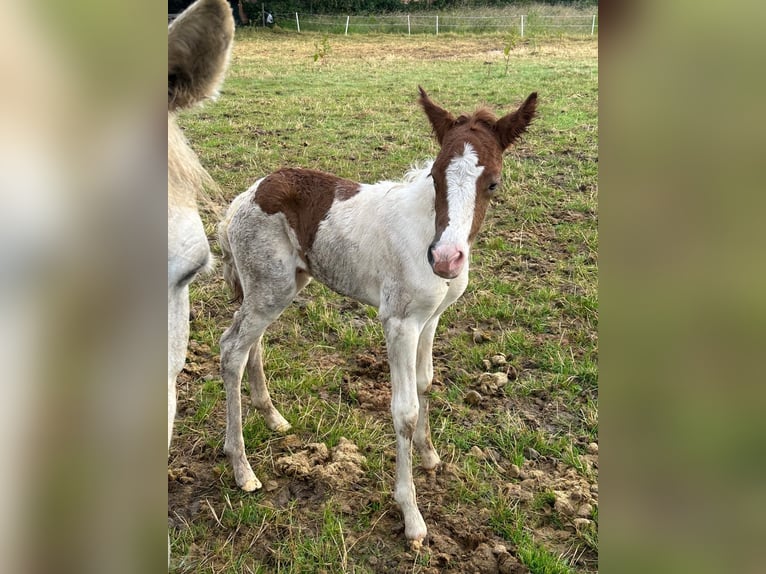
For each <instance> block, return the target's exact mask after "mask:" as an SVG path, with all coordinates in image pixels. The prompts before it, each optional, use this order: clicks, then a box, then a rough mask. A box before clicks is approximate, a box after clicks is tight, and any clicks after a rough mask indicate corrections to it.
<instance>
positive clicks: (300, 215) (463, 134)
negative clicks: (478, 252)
mask: <svg viewBox="0 0 766 574" xmlns="http://www.w3.org/2000/svg"><path fill="white" fill-rule="evenodd" d="M419 101H420V104H421V105H422V107H423V109H424V111H425V113H426V115H427V116H428V119H429V121H430V123H431V126H432V127H433V130H434V132H435V134H436V138H437V140H438V141H439V144H440V145H441V151H440V152H439V154H438V155H437V157H436V159H435V160H433V162H431V163H429V164H428V166H427V167H426V168H424V169H420V170H413V171H412V172H410V174H408V176H407V177H406V178H405V180H404V181H402V182H400V183H394V182H388V181H385V182H380V183H377V184H374V185H365V184H359V183H355V182H353V181H349V180H346V179H341V178H339V177H336V176H334V175H330V174H326V173H322V172H319V171H314V170H307V169H282V170H279V171H277V172H274V173H272V174H271V175H269V176H267V177H265V178H263V179H261V180H259V181H257V182H256V183H255V185H253V186H252V187H251V188H250V189H249V190H247V191H246V192H244V193H243V194H241V195H239V196H238V197H237V198H236V199H235V200H234V202H233V203H232V205H231V206H230V207H229V210H228V212H227V214H226V217H225V218H224V220H223V221H222V222H221V224H220V226H219V242H220V244H221V248H222V250H223V262H224V277H225V278H226V280H227V282H228V283H229V285H230V286H231V288H232V290H233V292H234V294H235V297H237V298H239V299H241V300H242V305H241V307H240V308H239V310H238V311H237V312H236V313H235V315H234V320H233V323H232V325H231V326H230V327H229V329H227V330H226V332H225V333H224V334H223V336H222V337H221V372H222V376H223V380H224V384H225V386H226V406H227V424H226V440H225V443H224V451H225V452H226V454H227V455H228V457H229V459H230V461H231V464H232V466H233V469H234V476H235V480H236V482H237V485H238V486H239V487H240V488H242V489H243V490H246V491H250V490H255V489H257V488H260V486H261V483H260V481H259V480H258V479H257V478H256V476H255V474H254V473H253V470H252V468H251V467H250V464H249V463H248V461H247V456H246V454H245V445H244V439H243V437H242V412H241V402H240V401H241V399H240V385H241V380H242V375H243V372H244V370H245V367H247V371H248V377H249V381H250V385H251V397H252V401H253V404H254V405H255V407H256V408H257V409H258V410H259V411H260V412H261V414H262V415H263V416H264V417H265V420H266V423H267V425H268V426H269V428H271V429H273V430H279V431H283V430H286V429H288V428H289V427H290V425H289V423H288V422H287V421H286V420H285V419H284V417H282V415H281V414H280V413H279V411H277V409H276V408H274V405H273V404H272V402H271V398H270V397H269V392H268V390H267V388H266V381H265V376H264V372H263V362H262V349H261V339H262V335H263V332H264V330H265V329H266V328H267V327H268V326H269V324H271V323H272V322H273V321H274V320H275V319H276V318H277V317H278V316H279V315H280V314H281V313H282V311H283V310H284V309H285V307H287V306H288V305H289V304H290V302H291V301H292V300H293V299H294V298H295V296H296V295H297V294H298V292H299V291H300V290H301V289H303V287H305V286H306V284H307V283H308V282H309V281H310V280H311V278H312V277H315V278H316V279H318V280H319V281H321V282H322V283H324V284H325V285H327V286H328V287H330V288H331V289H333V290H334V291H336V292H338V293H341V294H343V295H347V296H350V297H353V298H354V299H357V300H359V301H361V302H363V303H366V304H368V305H373V306H375V307H377V308H378V309H379V316H380V319H381V321H382V323H383V329H384V331H385V336H386V346H387V349H388V360H389V364H390V368H391V384H392V395H391V413H392V415H393V419H394V429H395V430H396V442H397V447H396V451H397V456H396V487H395V490H394V498H395V500H396V502H397V503H398V504H399V507H400V508H401V511H402V514H403V515H404V524H405V530H404V531H405V536H406V537H407V538H408V539H409V540H410V541H411V543H412V545H413V547H416V548H417V547H420V545H421V544H422V541H423V539H424V538H425V536H426V533H427V531H426V525H425V522H424V521H423V517H422V515H421V514H420V511H419V510H418V505H417V501H416V498H415V485H414V484H413V481H412V443H413V442H414V444H415V447H416V448H417V450H418V452H419V454H420V458H421V463H422V466H423V467H424V468H426V469H432V468H434V467H436V466H437V465H438V464H439V462H440V459H439V455H438V454H437V453H436V451H435V450H434V447H433V444H432V442H431V436H430V434H431V433H430V428H429V422H428V398H427V392H428V391H429V389H430V386H431V380H432V378H433V363H432V345H433V338H434V333H435V331H436V326H437V323H438V321H439V316H440V315H441V314H442V313H443V312H444V310H445V309H446V308H447V307H448V306H449V305H451V304H452V303H453V302H454V301H455V300H457V299H458V297H460V295H462V293H463V291H464V290H465V288H466V285H467V283H468V260H469V253H470V248H471V244H472V242H473V240H474V238H475V237H476V234H477V232H478V231H479V227H480V226H481V224H482V222H483V220H484V215H485V213H486V209H487V205H488V203H489V200H490V198H491V196H492V194H493V193H494V192H495V191H496V189H497V187H498V186H499V184H500V175H501V171H502V157H503V152H504V150H505V149H506V148H508V146H510V145H511V143H513V141H514V140H516V139H517V138H518V137H519V136H520V135H521V134H522V133H523V132H524V131H525V130H526V129H527V126H528V125H529V123H530V121H531V120H532V118H533V116H534V115H535V111H536V103H537V94H536V93H533V94H531V95H530V96H529V97H528V98H527V99H526V101H525V102H524V103H523V104H522V105H521V107H519V109H518V110H516V111H515V112H513V113H510V114H508V115H505V116H503V117H501V118H500V119H497V118H496V117H495V116H494V115H493V114H492V113H491V112H489V111H488V110H485V109H480V110H478V111H477V112H475V113H474V114H472V115H461V116H459V117H457V118H455V117H454V116H453V115H452V114H450V113H449V112H448V111H446V110H444V109H442V108H440V107H439V106H437V105H436V104H434V103H433V102H432V101H431V100H430V99H429V98H428V96H427V95H426V93H425V92H424V91H423V89H422V88H421V89H420V100H419Z"/></svg>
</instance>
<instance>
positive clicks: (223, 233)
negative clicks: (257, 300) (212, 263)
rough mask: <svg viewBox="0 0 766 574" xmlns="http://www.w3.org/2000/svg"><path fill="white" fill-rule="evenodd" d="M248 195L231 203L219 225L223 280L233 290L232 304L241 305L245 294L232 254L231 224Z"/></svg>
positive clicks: (243, 195) (238, 197) (239, 196)
mask: <svg viewBox="0 0 766 574" xmlns="http://www.w3.org/2000/svg"><path fill="white" fill-rule="evenodd" d="M246 195H248V193H247V192H245V193H242V194H240V195H238V196H237V197H236V198H235V199H234V201H232V202H231V205H229V208H228V209H227V210H226V215H224V217H223V219H222V220H221V222H220V223H219V224H218V245H219V246H220V247H221V261H222V263H223V278H224V280H225V281H226V284H227V285H228V286H229V289H231V293H232V297H231V303H237V302H239V303H241V302H242V299H243V298H244V293H243V291H242V282H241V281H240V279H239V272H238V271H237V263H236V261H234V256H233V254H232V252H231V244H230V243H229V224H230V223H231V219H232V217H234V214H235V213H236V212H237V210H238V209H239V206H240V205H241V203H242V201H243V199H244V197H245V196H246Z"/></svg>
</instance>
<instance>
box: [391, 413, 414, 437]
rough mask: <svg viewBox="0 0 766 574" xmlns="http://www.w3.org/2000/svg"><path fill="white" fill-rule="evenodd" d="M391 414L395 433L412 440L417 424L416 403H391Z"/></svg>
mask: <svg viewBox="0 0 766 574" xmlns="http://www.w3.org/2000/svg"><path fill="white" fill-rule="evenodd" d="M391 415H392V416H393V419H394V429H395V430H396V432H397V434H399V435H401V436H403V437H404V438H405V439H407V440H412V436H413V435H414V434H415V429H416V428H417V426H418V405H391Z"/></svg>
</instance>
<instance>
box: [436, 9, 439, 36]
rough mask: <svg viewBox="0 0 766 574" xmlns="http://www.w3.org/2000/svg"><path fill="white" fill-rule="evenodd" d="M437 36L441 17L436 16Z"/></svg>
mask: <svg viewBox="0 0 766 574" xmlns="http://www.w3.org/2000/svg"><path fill="white" fill-rule="evenodd" d="M436 35H437V36H438V35H439V15H438V14H437V15H436Z"/></svg>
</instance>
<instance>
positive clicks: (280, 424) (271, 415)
mask: <svg viewBox="0 0 766 574" xmlns="http://www.w3.org/2000/svg"><path fill="white" fill-rule="evenodd" d="M263 418H264V420H265V421H266V426H267V427H269V429H271V430H273V431H274V432H279V433H285V432H287V431H289V430H290V429H291V428H293V427H292V425H291V424H290V423H289V422H287V419H285V417H283V416H282V415H281V414H279V411H277V410H276V409H274V410H273V411H271V412H268V413H265V414H264V415H263Z"/></svg>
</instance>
